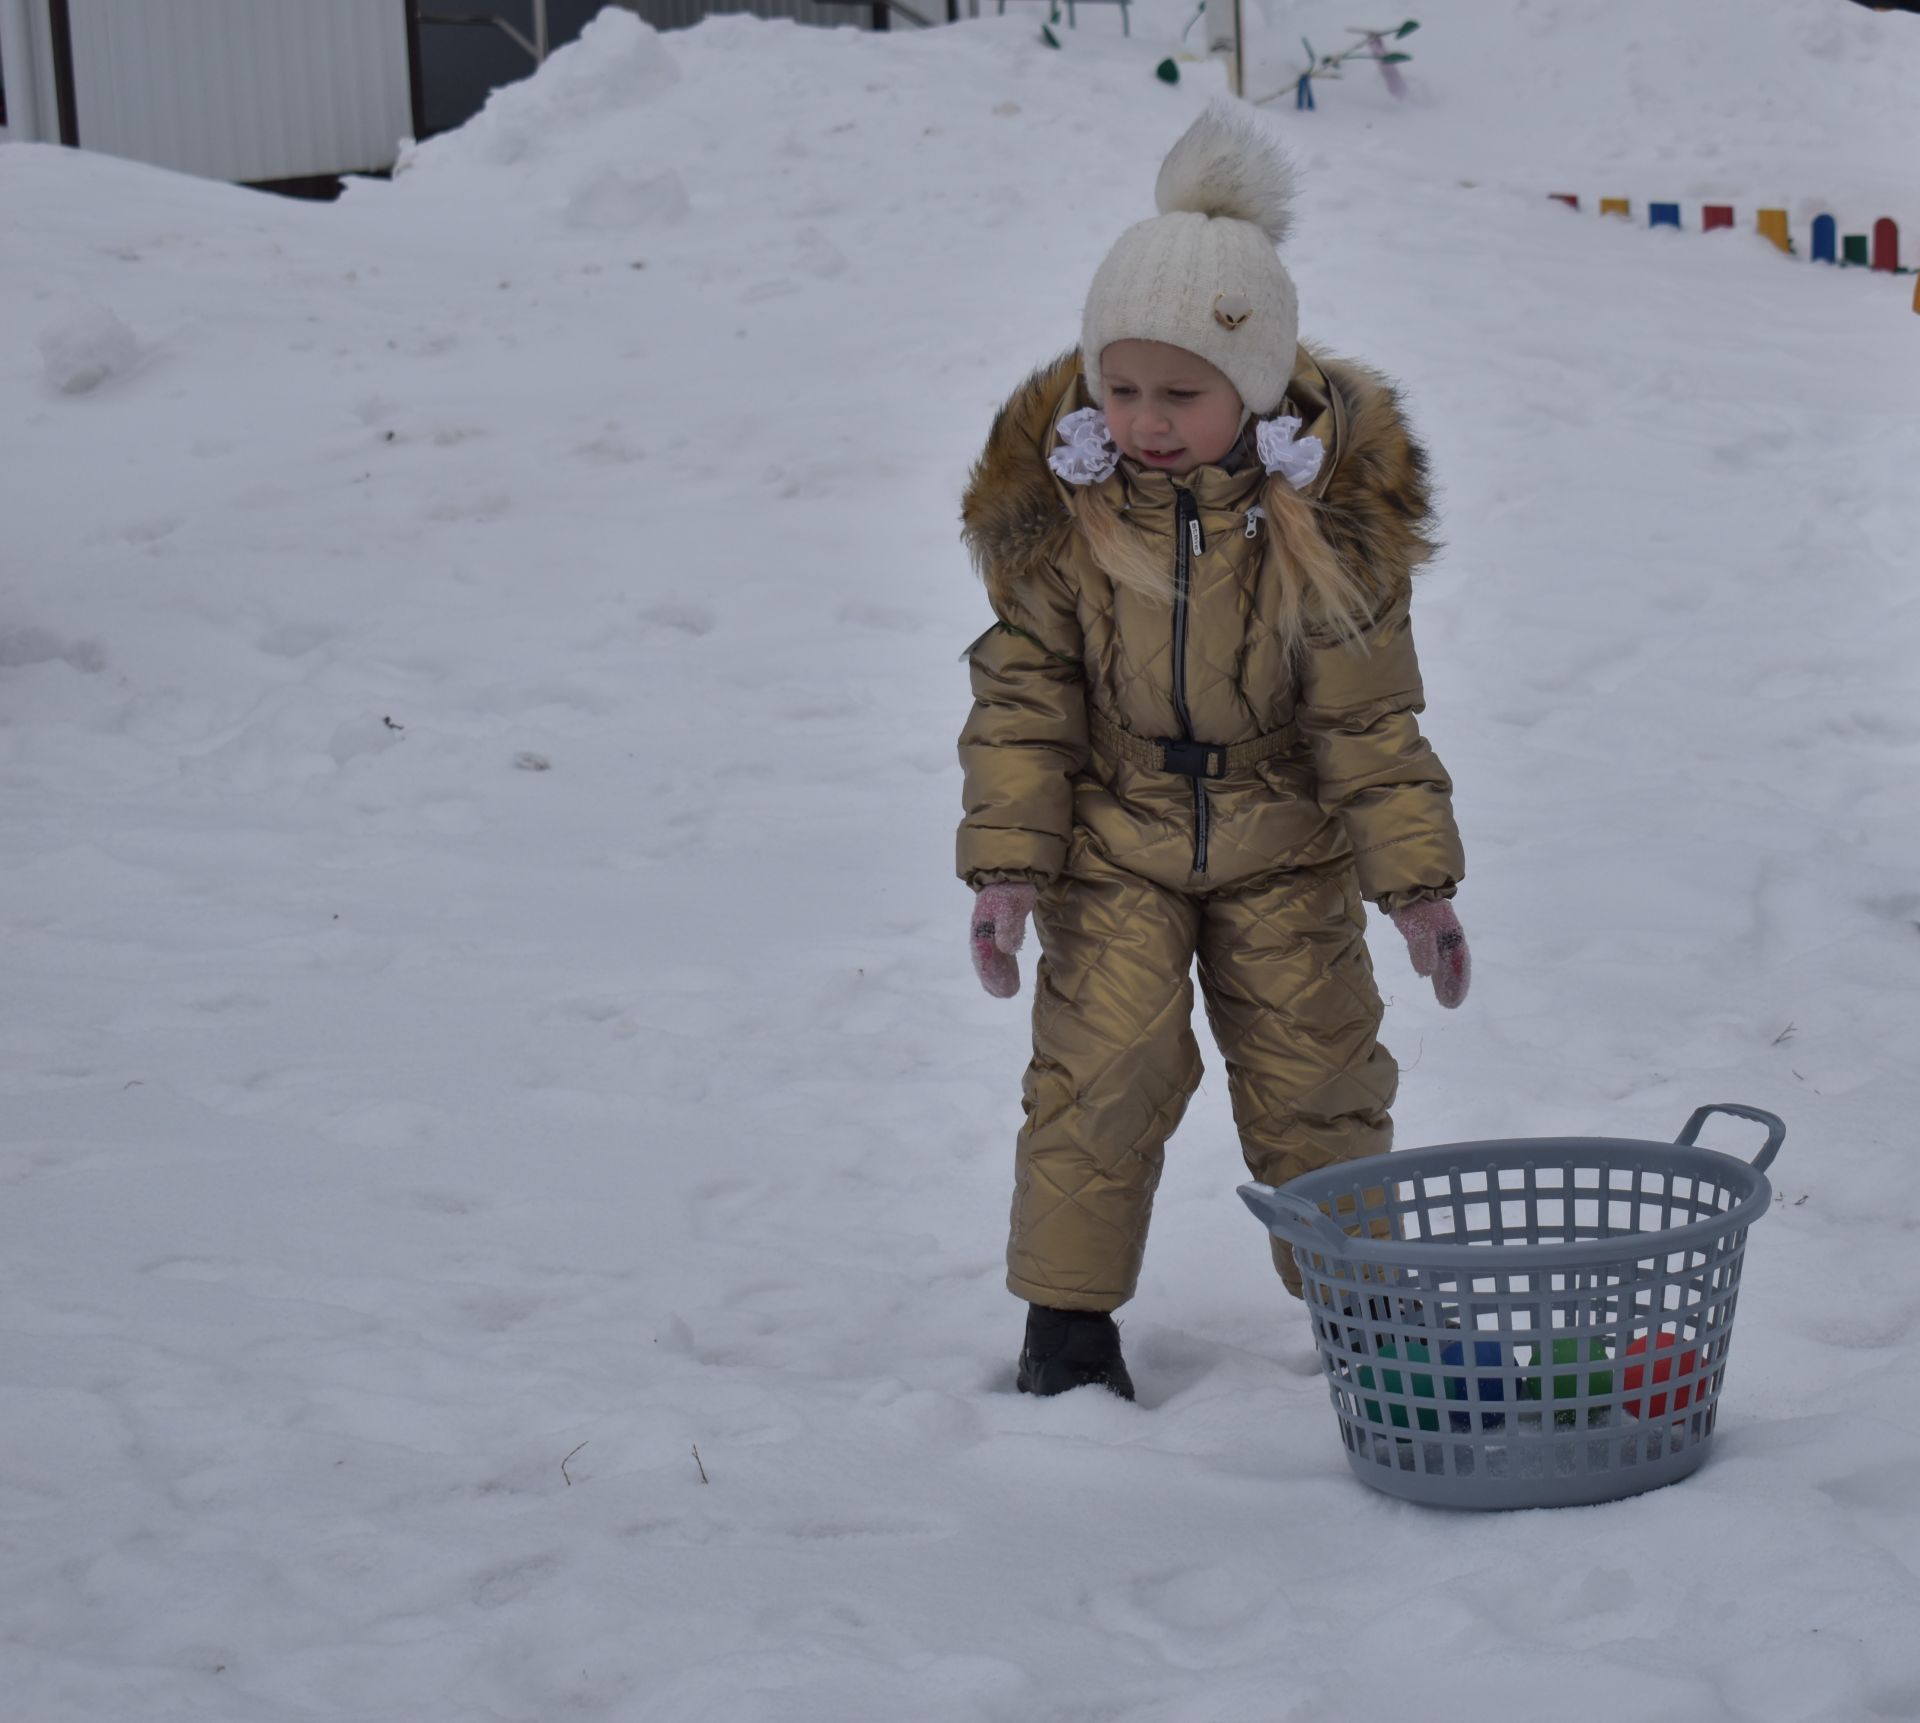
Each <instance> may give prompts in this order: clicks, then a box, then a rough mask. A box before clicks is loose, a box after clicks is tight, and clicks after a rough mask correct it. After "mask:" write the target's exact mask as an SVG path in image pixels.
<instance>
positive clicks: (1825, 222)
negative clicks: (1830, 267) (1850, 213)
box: [1813, 215, 1840, 263]
mask: <svg viewBox="0 0 1920 1723" xmlns="http://www.w3.org/2000/svg"><path fill="white" fill-rule="evenodd" d="M1839 232H1840V230H1839V227H1838V225H1837V224H1836V223H1835V221H1834V219H1833V217H1832V216H1830V215H1822V216H1816V217H1815V218H1814V223H1813V261H1814V262H1815V263H1837V262H1839V260H1840V256H1839V252H1838V251H1837V250H1836V249H1835V248H1836V246H1837V245H1838V243H1839Z"/></svg>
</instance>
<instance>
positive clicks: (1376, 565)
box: [960, 345, 1439, 618]
mask: <svg viewBox="0 0 1920 1723" xmlns="http://www.w3.org/2000/svg"><path fill="white" fill-rule="evenodd" d="M1086 404H1087V400H1086V393H1085V389H1084V386H1083V382H1082V374H1081V365H1080V352H1079V349H1078V348H1075V349H1074V350H1073V351H1072V352H1069V353H1064V354H1062V355H1061V356H1060V357H1059V358H1058V359H1055V360H1053V361H1052V362H1051V363H1050V364H1047V365H1043V366H1042V367H1041V368H1040V369H1039V370H1038V371H1036V372H1034V374H1033V375H1032V376H1031V377H1029V378H1028V379H1027V380H1026V382H1024V383H1022V384H1021V385H1020V387H1019V388H1018V389H1016V390H1015V391H1014V393H1013V394H1012V396H1011V397H1010V398H1009V399H1008V400H1007V402H1006V404H1005V405H1004V406H1003V407H1002V408H1001V409H1000V411H999V413H998V414H997V415H996V416H995V418H994V421H993V428H992V429H991V430H990V431H989V432H988V434H987V444H986V447H985V449H984V450H982V452H981V454H980V458H979V459H978V460H977V461H976V462H975V463H974V466H973V471H972V473H971V474H970V475H969V478H968V481H967V489H966V495H965V497H964V499H963V501H962V504H961V510H960V519H961V526H962V537H963V538H964V539H965V541H966V545H967V549H968V551H969V552H970V553H971V555H972V557H973V563H974V567H975V568H976V569H977V570H978V571H979V573H980V576H981V578H982V579H983V580H984V581H985V582H986V585H987V594H988V597H989V598H990V599H991V600H992V603H993V608H994V611H995V613H996V614H998V615H1000V616H1001V617H1003V618H1004V617H1005V616H1006V615H1007V614H1008V612H1009V608H1010V601H1011V599H1012V594H1013V591H1014V589H1015V588H1016V587H1017V586H1018V585H1019V584H1020V582H1021V581H1022V580H1023V579H1025V578H1027V577H1029V576H1030V575H1031V574H1033V573H1034V572H1036V571H1037V570H1039V569H1040V568H1043V567H1044V566H1045V565H1046V564H1047V563H1048V562H1049V561H1051V560H1052V559H1054V558H1055V557H1057V556H1058V554H1059V553H1060V550H1061V548H1062V545H1063V542H1064V540H1065V538H1066V535H1067V533H1068V531H1069V530H1070V528H1071V517H1070V516H1069V515H1068V513H1067V502H1066V487H1065V485H1064V484H1063V482H1062V481H1061V480H1060V479H1059V478H1057V477H1056V476H1055V475H1054V473H1053V471H1052V470H1051V469H1050V468H1049V467H1048V465H1047V456H1048V454H1049V453H1050V452H1051V450H1052V449H1053V448H1054V446H1055V441H1056V439H1055V432H1054V427H1055V425H1057V424H1058V423H1059V421H1060V419H1061V418H1062V417H1063V416H1064V415H1065V414H1067V413H1069V412H1072V411H1073V410H1074V409H1075V408H1076V407H1080V406H1084V405H1086ZM1281 410H1282V411H1283V412H1290V413H1293V414H1296V415H1298V417H1299V418H1300V419H1301V420H1302V427H1301V434H1302V435H1303V436H1315V437H1318V438H1319V439H1320V440H1321V442H1322V443H1323V444H1325V446H1326V450H1327V456H1326V460H1325V462H1324V464H1323V465H1322V467H1321V470H1320V473H1319V476H1318V477H1317V478H1316V479H1315V480H1314V481H1313V483H1312V484H1311V485H1310V486H1308V488H1307V494H1308V495H1309V496H1311V497H1314V498H1316V499H1317V500H1318V501H1319V502H1320V503H1321V505H1322V507H1321V510H1320V512H1319V515H1318V519H1319V523H1320V527H1321V530H1322V532H1323V533H1325V535H1326V537H1327V541H1328V542H1329V544H1331V545H1332V547H1333V550H1334V553H1335V555H1336V556H1338V557H1339V559H1340V561H1341V562H1342V563H1343V564H1344V565H1345V566H1346V567H1347V569H1348V571H1349V572H1350V573H1351V574H1352V575H1353V577H1354V579H1355V581H1356V583H1357V584H1358V585H1359V586H1360V587H1361V589H1362V590H1367V591H1373V592H1377V593H1380V594H1382V595H1383V596H1388V597H1399V596H1401V595H1403V594H1404V593H1405V592H1406V590H1407V588H1408V587H1409V586H1410V584H1411V582H1412V579H1413V576H1414V573H1415V571H1416V570H1418V569H1419V568H1420V566H1421V565H1422V564H1423V563H1425V562H1427V561H1428V560H1429V559H1430V558H1431V557H1432V556H1433V555H1434V553H1435V552H1436V551H1437V550H1438V549H1439V542H1438V540H1436V539H1435V538H1434V536H1433V526H1434V520H1433V499H1432V487H1431V484H1430V482H1429V479H1428V476H1427V456H1426V451H1425V450H1424V449H1423V448H1422V447H1421V446H1420V445H1419V444H1418V443H1417V442H1415V441H1414V438H1413V434H1412V432H1411V431H1410V430H1409V429H1408V427H1407V422H1406V419H1405V417H1404V416H1403V414H1402V412H1401V409H1400V400H1399V396H1398V394H1397V392H1396V391H1395V390H1394V388H1393V386H1392V385H1391V384H1390V383H1388V382H1387V380H1386V379H1385V378H1384V377H1382V376H1380V375H1379V374H1378V373H1376V372H1373V371H1370V370H1368V369H1366V368H1365V367H1364V366H1361V365H1357V364H1354V363H1352V362H1351V361H1349V360H1344V359H1337V358H1335V357H1333V356H1332V355H1330V354H1322V353H1316V352H1314V351H1312V350H1310V349H1309V348H1307V347H1306V346H1305V345H1302V346H1301V347H1300V349H1299V354H1298V358H1297V360H1296V362H1295V365H1294V373H1293V379H1292V381H1291V382H1290V383H1289V385H1288V388H1287V398H1286V402H1285V403H1284V404H1283V406H1282V408H1281ZM1015 607H1016V608H1017V606H1015Z"/></svg>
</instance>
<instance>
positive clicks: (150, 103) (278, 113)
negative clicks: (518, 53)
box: [0, 0, 421, 185]
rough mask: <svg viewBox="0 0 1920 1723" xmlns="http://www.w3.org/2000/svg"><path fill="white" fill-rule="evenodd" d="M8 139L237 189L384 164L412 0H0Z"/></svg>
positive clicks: (407, 115)
mask: <svg viewBox="0 0 1920 1723" xmlns="http://www.w3.org/2000/svg"><path fill="white" fill-rule="evenodd" d="M0 68H3V69H4V72H5V80H6V109H7V125H8V131H9V133H10V134H11V135H12V136H13V137H14V138H16V139H25V140H30V141H31V140H39V141H42V142H47V143H65V144H70V145H75V146H78V147H80V148H83V149H90V150H103V151H105V152H107V153H108V154H110V155H118V156H129V157H131V158H133V159H134V160H136V161H144V162H152V163H154V164H155V165H156V166H160V167H168V168H175V169H178V170H179V171H181V172H183V173H192V174H203V175H206V176H207V177H209V178H212V179H225V180H238V181H242V182H245V183H247V184H255V185H258V184H270V183H273V182H276V181H286V180H301V179H310V178H320V177H323V176H331V175H336V174H343V173H368V172H377V171H379V170H381V169H384V168H390V167H391V166H392V165H393V163H394V159H395V157H396V156H397V154H398V153H399V145H400V140H401V139H402V138H405V137H414V136H417V135H419V131H420V108H421V87H420V26H419V13H418V6H417V0H0Z"/></svg>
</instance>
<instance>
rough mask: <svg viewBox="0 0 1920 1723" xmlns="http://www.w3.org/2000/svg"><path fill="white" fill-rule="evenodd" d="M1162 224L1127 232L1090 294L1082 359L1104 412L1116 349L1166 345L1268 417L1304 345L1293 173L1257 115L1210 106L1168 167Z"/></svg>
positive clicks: (1163, 174) (1161, 183)
mask: <svg viewBox="0 0 1920 1723" xmlns="http://www.w3.org/2000/svg"><path fill="white" fill-rule="evenodd" d="M1153 201H1154V203H1155V205H1156V206H1157V207H1158V208H1159V210H1160V214H1158V215H1157V216H1154V217H1152V218H1151V219H1150V220H1147V221H1143V222H1140V223H1138V224H1137V225H1136V226H1133V227H1130V228H1128V229H1127V231H1126V232H1125V233H1123V234H1122V235H1121V236H1120V239H1119V242H1118V243H1117V244H1116V245H1115V246H1114V248H1113V249H1112V250H1111V251H1110V252H1108V253H1107V257H1106V261H1105V262H1104V263H1102V264H1101V265H1100V268H1099V269H1098V270H1097V271H1096V272H1095V274H1094V277H1093V286H1092V287H1091V288H1090V289H1089V290H1088V292H1087V306H1086V310H1085V311H1084V312H1083V313H1082V315H1081V324H1080V351H1081V354H1082V356H1083V359H1084V363H1085V366H1086V375H1087V393H1088V394H1090V395H1091V396H1092V397H1093V399H1094V400H1095V401H1096V402H1101V403H1102V404H1104V401H1105V391H1104V387H1103V385H1102V383H1101V380H1100V355H1101V353H1102V352H1104V351H1105V350H1106V347H1107V345H1108V343H1109V342H1113V341H1165V342H1167V343H1168V344H1169V345H1171V346H1174V347H1184V348H1185V349H1186V350H1187V351H1188V352H1189V353H1198V354H1199V355H1200V357H1201V358H1203V359H1205V360H1207V361H1208V362H1209V363H1210V364H1212V365H1215V366H1217V367H1218V368H1219V369H1220V370H1221V371H1223V372H1225V373H1226V375H1227V377H1228V379H1229V380H1230V381H1231V382H1232V384H1233V386H1234V388H1235V389H1237V390H1238V391H1239V392H1240V399H1241V401H1242V403H1243V404H1244V405H1245V406H1246V407H1247V408H1248V409H1249V410H1250V411H1252V412H1253V413H1255V414H1256V415H1264V414H1267V413H1271V412H1272V411H1273V410H1274V408H1276V407H1278V406H1279V405H1280V402H1281V399H1282V397H1283V396H1284V395H1285V394H1286V392H1287V382H1288V379H1289V378H1291V377H1292V375H1293V361H1294V349H1295V346H1296V345H1297V343H1298V341H1299V339H1300V308H1299V301H1298V298H1297V297H1296V295H1295V293H1294V290H1293V278H1292V277H1291V276H1290V275H1288V274H1287V271H1286V268H1285V266H1284V265H1283V264H1282V263H1281V261H1280V257H1279V254H1278V252H1277V251H1276V250H1275V249H1274V248H1275V247H1276V246H1278V245H1279V244H1280V242H1281V241H1282V240H1284V239H1285V238H1286V236H1287V230H1288V228H1289V226H1290V225H1291V221H1292V202H1293V169H1292V167H1291V166H1290V165H1289V164H1288V162H1287V159H1286V157H1285V156H1284V155H1282V154H1281V152H1280V149H1279V147H1278V146H1277V145H1276V144H1275V143H1274V142H1273V140H1272V139H1271V138H1270V137H1268V136H1267V134H1266V132H1265V131H1264V130H1263V129H1262V127H1261V125H1260V122H1259V121H1258V120H1256V119H1255V118H1254V117H1253V115H1252V113H1251V112H1250V111H1249V110H1248V109H1246V108H1244V107H1242V106H1240V105H1239V104H1238V103H1236V102H1231V101H1227V100H1224V99H1221V100H1216V101H1214V102H1213V103H1211V104H1210V105H1209V106H1208V107H1207V110H1206V111H1205V112H1204V113H1203V114H1201V116H1200V117H1199V119H1197V120H1195V121H1194V122H1193V124H1192V125H1191V126H1189V127H1188V128H1187V130H1186V132H1185V133H1184V135H1183V136H1182V137H1181V138H1180V141H1179V142H1178V143H1176V144H1175V145H1174V146H1173V148H1172V149H1171V150H1169V151H1168V152H1167V159H1166V160H1165V161H1164V162H1162V163H1161V164H1160V177H1159V179H1158V181H1157V182H1156V183H1155V185H1154V192H1153Z"/></svg>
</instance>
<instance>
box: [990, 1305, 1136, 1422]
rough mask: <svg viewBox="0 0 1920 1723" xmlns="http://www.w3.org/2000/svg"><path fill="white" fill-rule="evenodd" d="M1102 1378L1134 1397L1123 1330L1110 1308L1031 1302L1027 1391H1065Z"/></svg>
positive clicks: (1023, 1358)
mask: <svg viewBox="0 0 1920 1723" xmlns="http://www.w3.org/2000/svg"><path fill="white" fill-rule="evenodd" d="M1090 1382H1097V1383H1099V1384H1100V1385H1101V1386H1102V1387H1103V1388H1108V1389H1111V1390H1112V1391H1113V1392H1114V1393H1116V1394H1118V1395H1119V1396H1120V1398H1121V1399H1122V1400H1131V1399H1132V1398H1133V1378H1132V1377H1131V1376H1129V1375H1128V1374H1127V1366H1126V1363H1125V1362H1124V1360H1122V1358H1121V1356H1120V1330H1119V1327H1118V1326H1117V1325H1116V1324H1115V1322H1114V1320H1113V1318H1112V1317H1111V1316H1110V1315H1108V1314H1107V1312H1106V1311H1104V1310H1055V1309H1053V1308H1052V1307H1051V1306H1049V1305H1045V1304H1029V1305H1028V1306H1027V1343H1026V1344H1025V1345H1024V1346H1022V1347H1021V1348H1020V1375H1019V1377H1018V1383H1019V1388H1020V1392H1021V1393H1022V1394H1064V1393H1066V1391H1067V1390H1068V1389H1069V1388H1084V1387H1085V1386H1087V1384H1088V1383H1090Z"/></svg>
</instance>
